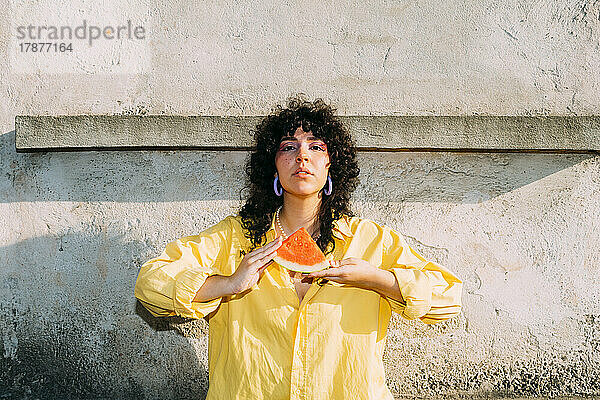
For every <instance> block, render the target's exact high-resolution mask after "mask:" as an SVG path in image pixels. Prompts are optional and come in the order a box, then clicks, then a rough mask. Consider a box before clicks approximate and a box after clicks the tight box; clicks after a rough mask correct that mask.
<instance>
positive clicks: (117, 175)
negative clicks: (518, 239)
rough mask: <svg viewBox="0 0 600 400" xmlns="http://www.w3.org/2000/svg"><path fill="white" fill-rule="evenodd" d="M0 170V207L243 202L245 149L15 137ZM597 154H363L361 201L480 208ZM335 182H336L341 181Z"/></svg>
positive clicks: (6, 138) (4, 144)
mask: <svg viewBox="0 0 600 400" xmlns="http://www.w3.org/2000/svg"><path fill="white" fill-rule="evenodd" d="M0 154H1V160H3V161H0V165H1V166H2V170H3V171H5V174H6V176H7V178H8V179H9V180H10V181H11V185H10V187H9V188H7V190H6V191H0V202H13V201H28V202H35V201H46V202H47V201H81V202H86V201H113V202H172V201H203V200H232V201H236V202H237V201H241V199H242V195H243V193H242V191H241V189H242V187H243V185H244V179H245V173H244V163H245V159H246V156H247V153H246V152H243V151H222V152H219V151H89V152H40V153H16V150H15V133H14V131H12V132H8V133H5V134H4V135H1V136H0ZM592 157H594V155H590V154H560V155H557V154H532V153H448V152H418V153H416V152H383V153H377V152H361V153H359V156H358V158H359V162H360V167H361V176H360V179H361V184H360V186H359V188H358V190H357V192H356V193H355V195H354V199H356V200H363V201H373V202H379V201H381V202H388V203H389V202H413V201H419V202H423V201H427V202H438V201H439V202H450V203H452V202H458V203H477V202H480V201H485V200H488V199H491V198H494V197H496V196H499V195H502V194H504V193H507V192H510V191H512V190H515V189H517V188H519V187H522V186H525V185H527V184H530V183H532V182H535V181H537V180H540V179H543V178H544V177H546V176H549V175H551V174H554V173H556V172H558V171H561V170H563V169H566V168H570V167H572V166H573V165H575V164H577V163H580V162H582V161H584V160H586V159H588V158H592ZM334 184H335V183H334Z"/></svg>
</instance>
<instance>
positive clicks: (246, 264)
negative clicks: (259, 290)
mask: <svg viewBox="0 0 600 400" xmlns="http://www.w3.org/2000/svg"><path fill="white" fill-rule="evenodd" d="M281 243H282V240H281V237H277V238H276V239H275V240H273V241H272V242H269V243H267V244H266V245H264V246H263V247H260V248H258V249H254V250H252V251H251V252H250V253H248V254H246V255H245V256H244V258H243V259H242V262H240V265H238V267H237V269H236V270H235V272H234V273H233V275H231V276H230V277H229V279H230V284H231V291H232V292H233V293H241V292H244V291H246V290H248V289H250V288H251V287H252V286H254V285H256V284H257V283H258V280H259V279H260V277H261V276H262V275H263V273H264V272H265V269H267V267H268V266H269V265H270V264H271V261H273V257H275V255H276V254H277V249H278V248H279V246H281Z"/></svg>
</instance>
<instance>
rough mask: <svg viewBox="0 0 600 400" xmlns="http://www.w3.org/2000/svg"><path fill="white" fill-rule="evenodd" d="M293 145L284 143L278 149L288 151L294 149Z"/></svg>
mask: <svg viewBox="0 0 600 400" xmlns="http://www.w3.org/2000/svg"><path fill="white" fill-rule="evenodd" d="M294 148H295V147H294V145H292V144H290V143H285V144H283V145H281V147H279V151H290V150H294Z"/></svg>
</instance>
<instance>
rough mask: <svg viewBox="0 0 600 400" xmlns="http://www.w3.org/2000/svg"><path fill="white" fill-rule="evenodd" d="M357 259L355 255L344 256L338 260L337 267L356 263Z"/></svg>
mask: <svg viewBox="0 0 600 400" xmlns="http://www.w3.org/2000/svg"><path fill="white" fill-rule="evenodd" d="M358 260H359V259H358V258H356V257H349V258H344V259H343V260H340V261H338V267H342V266H344V265H352V264H356V262H357V261H358Z"/></svg>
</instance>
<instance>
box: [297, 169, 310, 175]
mask: <svg viewBox="0 0 600 400" xmlns="http://www.w3.org/2000/svg"><path fill="white" fill-rule="evenodd" d="M300 172H306V174H307V175H312V173H311V172H310V170H308V169H306V168H298V169H297V170H296V172H294V175H298V174H299V173H300ZM300 176H304V175H300Z"/></svg>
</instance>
